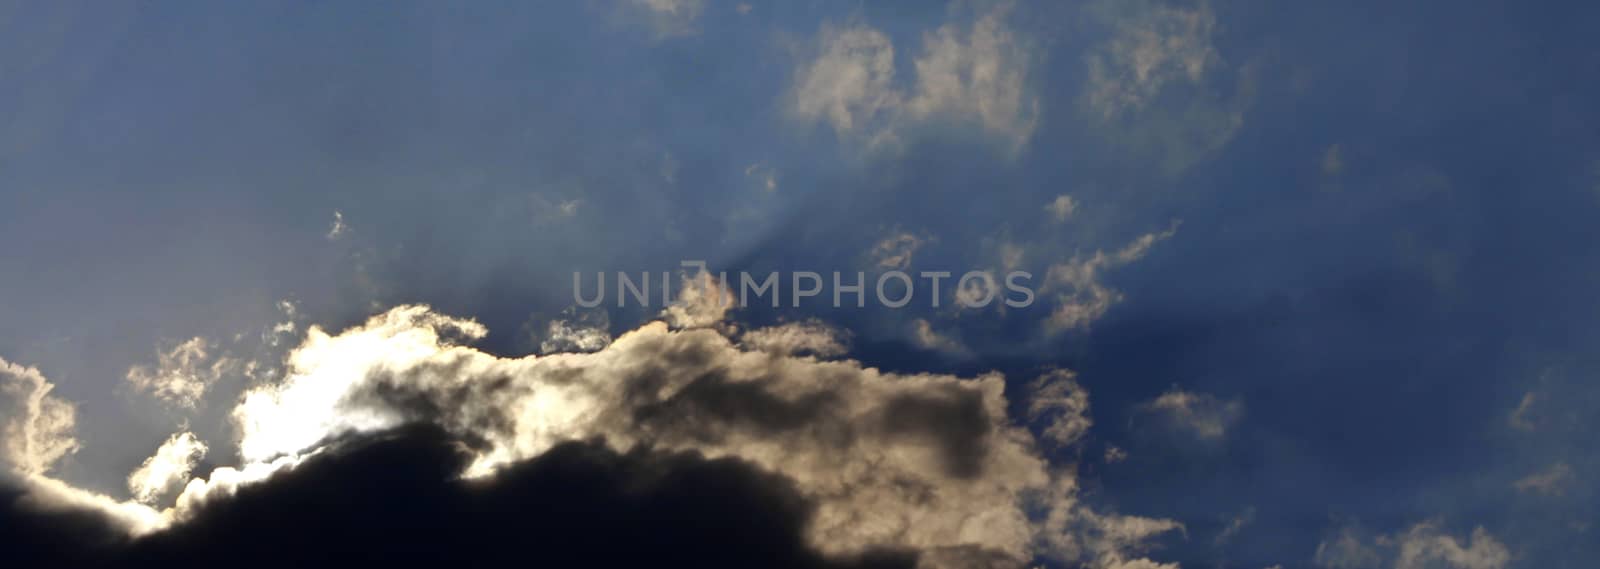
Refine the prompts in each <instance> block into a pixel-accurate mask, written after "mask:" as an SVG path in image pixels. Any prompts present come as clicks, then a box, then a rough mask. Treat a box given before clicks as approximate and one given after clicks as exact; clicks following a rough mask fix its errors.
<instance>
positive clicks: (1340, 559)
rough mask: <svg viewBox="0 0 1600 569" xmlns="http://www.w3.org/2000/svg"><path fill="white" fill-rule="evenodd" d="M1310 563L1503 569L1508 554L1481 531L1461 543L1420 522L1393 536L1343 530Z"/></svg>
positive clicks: (1344, 568)
mask: <svg viewBox="0 0 1600 569" xmlns="http://www.w3.org/2000/svg"><path fill="white" fill-rule="evenodd" d="M1314 560H1315V562H1316V564H1317V565H1318V566H1319V567H1324V568H1326V569H1372V568H1375V567H1384V566H1388V567H1393V568H1394V569H1505V567H1506V566H1508V565H1509V564H1510V563H1511V551H1510V549H1508V548H1507V547H1506V546H1505V544H1503V543H1501V542H1500V541H1499V540H1497V539H1495V538H1494V536H1492V535H1490V534H1489V532H1488V531H1487V530H1485V529H1484V528H1482V527H1478V528H1475V529H1473V530H1472V534H1471V535H1470V537H1469V538H1468V539H1467V540H1465V541H1464V540H1461V539H1457V538H1456V537H1455V536H1452V535H1449V534H1447V533H1445V532H1444V531H1443V530H1441V529H1440V528H1439V527H1438V525H1437V524H1436V523H1434V522H1423V523H1419V524H1416V525H1413V526H1411V527H1410V528H1409V529H1407V530H1406V531H1404V532H1400V533H1398V534H1395V535H1378V536H1370V535H1368V534H1366V533H1365V532H1363V531H1362V530H1361V529H1360V528H1357V527H1347V528H1344V529H1342V530H1340V532H1339V534H1338V535H1337V536H1335V537H1333V538H1330V539H1326V540H1323V542H1322V543H1320V544H1319V545H1318V546H1317V551H1316V556H1315V557H1314Z"/></svg>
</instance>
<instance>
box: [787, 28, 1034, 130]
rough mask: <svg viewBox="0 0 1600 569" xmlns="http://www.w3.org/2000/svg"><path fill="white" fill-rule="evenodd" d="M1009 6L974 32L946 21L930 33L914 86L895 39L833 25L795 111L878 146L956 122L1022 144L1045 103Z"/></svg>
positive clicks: (808, 67) (805, 69) (799, 77)
mask: <svg viewBox="0 0 1600 569" xmlns="http://www.w3.org/2000/svg"><path fill="white" fill-rule="evenodd" d="M1009 12H1010V10H1009V7H1008V6H1007V5H1000V6H998V7H996V8H995V9H993V10H991V11H989V12H988V13H986V14H984V15H982V16H980V17H979V18H977V20H976V21H974V22H973V24H972V25H971V26H970V28H966V29H963V27H961V26H957V25H955V24H945V25H943V26H940V27H939V28H938V29H935V30H932V31H929V32H926V33H924V34H923V37H922V50H921V52H920V53H919V54H918V55H916V56H915V57H914V58H913V64H912V69H913V71H914V72H915V74H916V75H915V79H914V81H913V82H912V85H911V86H910V87H909V88H906V87H902V86H900V85H897V84H896V81H895V76H894V71H895V48H894V44H893V42H892V41H891V40H890V39H889V36H887V35H885V34H884V33H883V32H881V31H879V30H877V29H875V28H872V27H870V26H867V25H865V24H854V25H850V26H848V27H843V28H841V27H836V26H833V25H823V26H822V28H821V30H820V31H819V32H818V34H817V38H816V40H815V45H816V48H815V54H814V56H813V57H812V58H811V59H810V60H809V61H808V62H806V63H804V64H802V65H801V66H800V67H799V68H798V69H797V71H796V73H795V80H794V87H793V89H792V91H791V93H790V99H791V101H792V109H791V110H792V112H793V113H794V114H795V116H797V117H799V118H801V119H802V120H806V121H811V122H815V121H825V122H827V123H828V124H829V125H830V126H832V127H833V130H834V133H835V134H836V135H838V136H839V138H840V139H857V140H864V141H866V142H867V144H868V145H869V146H876V145H880V144H885V143H893V142H895V141H898V140H899V139H900V137H901V132H902V131H903V130H905V129H907V128H910V127H915V126H918V125H923V124H929V123H933V122H941V121H956V122H971V123H973V124H976V125H977V126H978V127H980V128H981V129H982V130H983V131H984V132H987V133H989V134H991V135H994V136H996V137H997V138H1000V139H1002V140H1005V141H1007V142H1008V146H1009V147H1010V148H1012V149H1013V150H1014V149H1017V148H1020V147H1022V146H1023V145H1025V144H1026V143H1027V141H1028V139H1029V138H1030V137H1032V135H1033V130H1034V127H1035V126H1036V124H1037V122H1038V115H1039V100H1038V98H1037V97H1035V96H1033V95H1032V94H1030V92H1029V90H1028V88H1027V78H1028V75H1027V71H1028V66H1029V63H1030V60H1029V57H1028V53H1027V50H1026V49H1025V47H1024V46H1025V43H1026V42H1024V41H1023V40H1022V39H1021V38H1019V37H1018V35H1017V34H1016V33H1015V32H1014V31H1013V30H1012V29H1011V28H1009V27H1008V26H1006V24H1005V18H1006V16H1007V15H1008V14H1009Z"/></svg>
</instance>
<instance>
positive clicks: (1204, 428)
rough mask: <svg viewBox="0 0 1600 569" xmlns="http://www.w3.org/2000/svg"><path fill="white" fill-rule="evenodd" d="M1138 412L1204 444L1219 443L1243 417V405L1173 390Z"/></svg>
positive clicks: (1175, 388) (1237, 402)
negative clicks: (1204, 442)
mask: <svg viewBox="0 0 1600 569" xmlns="http://www.w3.org/2000/svg"><path fill="white" fill-rule="evenodd" d="M1140 408H1141V409H1142V410H1143V411H1145V412H1146V413H1149V414H1151V415H1153V416H1156V417H1159V418H1161V419H1162V420H1163V421H1165V422H1166V424H1167V425H1168V426H1170V427H1173V428H1175V429H1177V430H1179V431H1182V432H1185V433H1188V434H1190V435H1193V436H1194V437H1195V438H1198V439H1201V440H1205V441H1219V440H1222V438H1223V437H1225V436H1226V435H1227V434H1228V429H1229V428H1231V427H1232V426H1233V424H1234V423H1236V422H1238V420H1239V418H1240V417H1241V416H1243V415H1244V404H1243V403H1241V402H1239V401H1237V400H1225V399H1220V398H1218V397H1217V396H1215V395H1211V394H1209V393H1195V392H1191V391H1184V390H1182V389H1179V388H1177V387H1173V388H1172V389H1171V390H1169V391H1167V392H1166V393H1163V394H1161V395H1160V396H1159V397H1156V398H1155V399H1154V400H1152V401H1150V402H1148V403H1144V404H1142V405H1141V406H1140Z"/></svg>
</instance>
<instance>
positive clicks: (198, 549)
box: [0, 427, 916, 569]
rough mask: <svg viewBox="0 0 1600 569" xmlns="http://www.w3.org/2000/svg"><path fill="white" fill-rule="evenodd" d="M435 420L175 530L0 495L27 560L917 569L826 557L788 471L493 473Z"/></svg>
mask: <svg viewBox="0 0 1600 569" xmlns="http://www.w3.org/2000/svg"><path fill="white" fill-rule="evenodd" d="M467 458H468V455H467V454H466V453H464V452H462V450H461V449H460V448H459V447H458V446H457V442H456V441H454V440H452V439H451V438H450V437H449V436H447V435H445V434H444V433H443V432H442V431H439V430H437V429H431V428H425V427H410V428H402V429H399V430H396V431H393V432H388V433H381V434H375V435H371V436H367V437H359V438H354V439H350V440H346V441H343V442H341V443H339V444H338V445H337V446H336V447H335V448H332V449H330V450H329V451H328V452H327V453H325V454H323V455H321V456H318V457H316V458H313V459H310V460H308V461H306V462H304V463H302V464H300V465H299V466H298V467H295V468H294V469H292V470H288V471H284V472H280V473H278V474H277V475H275V476H273V477H272V478H271V479H269V480H268V481H266V482H263V483H261V484H259V485H255V486H251V487H249V488H246V489H242V490H240V491H239V492H238V493H237V494H236V495H235V496H233V497H232V498H229V499H225V500H219V501H216V502H213V503H210V504H207V505H206V506H205V507H203V508H201V509H200V510H199V511H198V512H196V513H195V516H194V517H193V518H192V519H190V520H188V521H187V522H184V523H183V524H180V525H178V526H176V527H173V528H170V529H168V530H166V531H164V532H161V533H157V534H154V535H150V536H147V537H144V538H140V539H135V540H132V541H127V540H125V538H123V537H121V535H122V534H121V533H120V532H119V531H117V530H116V529H115V528H114V526H113V525H112V524H110V523H109V522H108V521H107V520H104V519H103V518H100V517H99V516H98V515H97V514H95V513H93V512H89V511H59V510H58V511H51V512H41V511H36V510H32V509H30V508H29V507H28V506H26V505H25V504H23V503H22V502H21V501H20V500H19V498H18V495H17V494H15V493H11V492H7V493H4V494H0V506H3V509H0V551H3V554H4V556H5V560H6V562H7V564H8V565H10V566H13V567H68V566H72V567H197V566H211V567H350V566H394V567H402V566H417V565H419V564H420V565H423V566H467V567H487V566H495V567H503V566H508V565H530V564H531V565H538V566H556V567H773V568H801V567H815V568H823V567H832V568H848V567H857V568H863V569H865V568H868V567H872V568H891V567H903V568H909V567H912V566H913V565H914V564H915V560H916V556H915V554H914V553H913V552H887V551H886V552H881V553H873V554H868V555H865V556H862V557H859V558H853V559H826V558H824V557H823V556H822V555H821V554H819V553H817V552H816V551H813V550H811V549H810V548H809V546H808V545H807V544H806V541H805V537H804V529H805V527H806V525H807V523H808V520H809V517H810V516H811V513H812V511H813V509H812V506H811V504H810V503H808V502H807V501H806V500H805V499H803V498H802V497H801V496H800V495H799V494H798V493H797V492H796V491H795V489H794V487H793V484H792V483H791V482H789V481H788V480H787V479H785V478H783V477H781V476H776V475H772V474H768V473H764V472H761V471H760V470H758V469H756V468H754V467H752V466H751V465H749V464H747V463H744V462H741V461H738V460H734V459H716V460H710V459H706V458H704V457H702V456H700V455H698V454H697V453H667V452H655V451H651V450H648V449H635V450H633V451H630V452H626V453H618V452H615V451H612V450H610V449H609V448H608V447H606V446H605V445H604V444H600V443H597V442H588V443H584V442H571V443H565V444H561V445H558V446H556V447H555V448H552V449H551V450H550V451H549V452H547V453H545V454H544V455H541V456H540V457H539V458H537V459H534V460H531V461H528V462H526V463H523V464H519V465H517V466H515V467H513V468H509V469H506V470H504V471H502V472H500V473H498V474H496V475H494V476H492V477H489V478H484V479H476V480H461V479H459V478H457V476H456V474H457V473H458V472H459V471H460V469H461V468H463V467H464V466H465V464H466V460H467Z"/></svg>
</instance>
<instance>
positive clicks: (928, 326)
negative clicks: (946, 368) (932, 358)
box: [911, 318, 972, 356]
mask: <svg viewBox="0 0 1600 569" xmlns="http://www.w3.org/2000/svg"><path fill="white" fill-rule="evenodd" d="M911 342H912V343H913V344H916V346H917V347H919V348H922V349H924V350H932V351H935V352H943V353H945V354H949V355H952V356H967V355H970V354H971V353H972V352H971V350H968V349H967V346H966V345H965V344H962V343H961V340H957V339H955V338H952V337H950V336H948V335H945V334H944V333H941V332H939V331H938V330H934V329H933V324H932V323H931V322H928V320H927V319H925V318H918V319H915V320H912V321H911Z"/></svg>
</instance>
